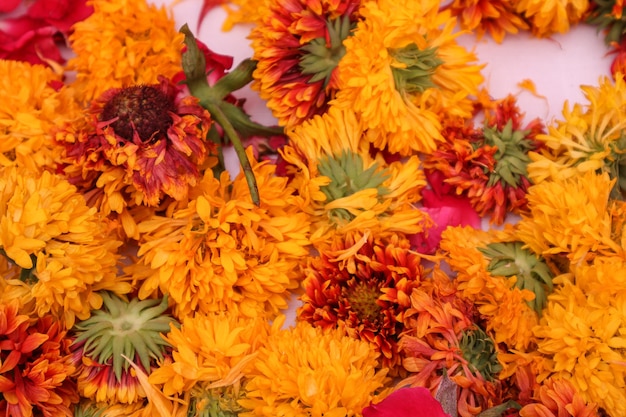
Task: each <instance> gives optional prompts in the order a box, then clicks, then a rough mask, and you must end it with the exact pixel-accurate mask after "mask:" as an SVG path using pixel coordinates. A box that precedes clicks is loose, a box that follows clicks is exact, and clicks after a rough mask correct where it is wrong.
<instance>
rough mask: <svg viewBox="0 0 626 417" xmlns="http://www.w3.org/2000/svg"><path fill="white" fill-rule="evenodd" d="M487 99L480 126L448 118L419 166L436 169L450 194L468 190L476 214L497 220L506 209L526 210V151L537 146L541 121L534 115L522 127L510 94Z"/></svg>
mask: <svg viewBox="0 0 626 417" xmlns="http://www.w3.org/2000/svg"><path fill="white" fill-rule="evenodd" d="M489 105H491V106H492V107H493V108H491V109H489V108H488V109H485V122H484V126H483V128H482V129H476V128H474V127H473V126H471V125H469V126H467V125H466V124H465V123H464V122H463V121H462V120H461V121H459V120H458V119H451V121H450V122H449V123H448V124H447V125H446V126H445V128H444V130H443V132H442V133H443V135H444V137H445V139H446V141H445V142H444V143H443V144H442V145H440V146H439V148H438V149H437V150H436V151H434V152H433V153H432V154H431V155H428V156H427V157H426V159H425V161H424V168H425V170H426V172H427V175H429V176H431V177H432V176H435V175H436V174H437V173H440V176H443V181H444V182H445V183H446V185H448V186H449V187H450V193H451V194H454V195H464V196H467V197H468V198H469V200H470V203H471V204H472V206H473V207H474V208H475V209H476V211H477V212H478V214H480V215H481V216H485V215H490V217H491V221H492V222H493V223H495V224H498V225H499V224H502V223H503V222H504V220H505V216H506V215H507V214H508V213H520V212H523V211H525V210H526V205H527V200H526V193H527V191H528V187H530V185H531V183H530V181H529V179H528V173H527V168H526V167H527V165H528V164H529V163H530V162H531V160H530V157H529V155H528V154H529V152H531V151H538V150H539V149H540V148H541V146H542V143H541V142H539V141H538V140H536V136H537V135H538V134H539V133H541V132H542V131H543V124H542V123H541V122H540V121H539V120H538V119H535V120H533V121H531V122H530V123H528V124H527V125H526V126H525V127H522V118H523V117H522V116H523V114H522V113H520V111H519V108H518V107H517V105H516V103H515V98H514V97H513V96H507V97H506V98H505V99H502V100H497V101H495V102H494V103H489Z"/></svg>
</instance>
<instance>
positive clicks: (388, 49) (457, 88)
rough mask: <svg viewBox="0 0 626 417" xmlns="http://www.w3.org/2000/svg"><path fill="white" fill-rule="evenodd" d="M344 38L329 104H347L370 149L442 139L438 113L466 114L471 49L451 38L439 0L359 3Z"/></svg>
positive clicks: (477, 79) (401, 150)
mask: <svg viewBox="0 0 626 417" xmlns="http://www.w3.org/2000/svg"><path fill="white" fill-rule="evenodd" d="M360 12H361V14H362V16H363V18H362V19H361V20H359V22H358V23H357V26H356V29H355V31H354V34H353V35H352V36H350V37H348V38H347V39H346V40H345V41H344V45H345V47H346V55H345V56H344V57H343V58H342V59H341V61H339V66H338V70H339V71H338V83H339V91H338V93H337V97H336V99H335V100H333V101H332V103H331V104H332V105H334V106H338V107H340V108H343V109H352V110H353V111H354V112H355V113H356V114H357V118H358V119H359V120H361V123H363V126H364V128H365V129H366V130H367V132H368V133H367V135H366V138H367V140H368V141H370V142H371V143H372V144H373V145H374V146H375V147H376V148H377V149H381V150H386V151H388V152H390V153H398V154H401V155H404V156H406V155H411V154H415V153H416V152H426V153H429V152H432V151H434V150H435V148H436V144H437V143H438V142H441V141H442V140H443V138H442V136H441V133H440V130H441V123H440V122H441V119H442V117H443V114H447V115H456V116H461V117H470V116H471V112H472V109H473V108H472V104H471V101H470V100H469V98H468V96H469V95H472V94H476V93H477V91H478V85H479V84H480V83H481V82H482V76H481V74H480V69H481V67H480V66H478V65H474V64H472V62H474V61H475V60H476V58H475V56H474V55H473V54H472V53H470V52H468V51H467V50H465V48H463V47H462V46H460V45H458V44H457V42H456V36H458V33H453V28H454V27H455V25H456V19H455V18H454V17H452V16H451V15H450V12H449V11H443V12H440V11H439V2H438V1H434V0H428V1H425V2H420V3H419V4H418V3H416V2H413V1H409V0H407V1H397V0H383V1H377V2H366V3H364V4H363V5H362V7H361V9H360Z"/></svg>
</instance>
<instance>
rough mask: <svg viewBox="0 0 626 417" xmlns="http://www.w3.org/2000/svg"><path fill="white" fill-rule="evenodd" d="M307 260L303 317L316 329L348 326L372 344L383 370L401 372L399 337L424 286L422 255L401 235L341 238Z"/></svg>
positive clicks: (353, 333)
mask: <svg viewBox="0 0 626 417" xmlns="http://www.w3.org/2000/svg"><path fill="white" fill-rule="evenodd" d="M317 250H318V252H319V255H318V256H316V257H314V258H311V259H310V260H309V261H308V262H307V268H306V279H305V281H304V284H303V285H304V289H305V291H306V293H305V294H304V295H303V296H302V297H301V299H302V301H303V303H304V305H303V306H302V307H301V308H300V309H299V310H298V318H299V319H300V320H305V321H308V322H309V323H312V324H314V325H316V326H320V327H324V328H329V327H331V328H334V327H336V326H339V327H341V328H345V329H346V331H347V332H348V334H349V335H350V336H352V337H356V338H359V339H362V340H366V341H368V342H371V343H373V344H374V345H375V346H376V348H377V349H378V350H379V351H380V352H381V354H382V355H381V361H382V362H381V363H382V366H384V367H388V368H390V370H391V372H392V373H394V374H395V373H397V372H400V373H402V370H401V368H400V363H401V357H400V355H399V352H398V338H399V335H400V333H401V331H402V329H403V328H404V326H403V324H402V320H403V318H404V312H405V311H406V310H407V309H408V308H409V307H410V301H409V296H410V295H411V291H412V290H413V288H415V287H417V286H419V285H420V281H421V277H422V274H423V271H422V266H421V264H420V262H421V257H420V256H419V255H418V254H417V253H415V252H413V251H411V250H410V242H409V241H408V240H407V239H406V238H404V237H402V236H401V235H392V236H390V237H388V238H378V237H376V236H374V235H373V234H371V233H369V232H365V233H352V234H349V235H346V236H341V235H338V236H336V237H335V239H333V241H332V242H331V243H330V245H329V246H328V247H318V248H317Z"/></svg>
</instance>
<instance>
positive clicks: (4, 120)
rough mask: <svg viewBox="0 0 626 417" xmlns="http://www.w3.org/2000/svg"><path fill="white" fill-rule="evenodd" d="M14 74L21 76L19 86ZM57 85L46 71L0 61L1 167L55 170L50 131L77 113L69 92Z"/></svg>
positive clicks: (76, 107) (58, 79) (47, 69)
mask: <svg viewBox="0 0 626 417" xmlns="http://www.w3.org/2000/svg"><path fill="white" fill-rule="evenodd" d="M14 74H20V80H21V81H20V82H19V83H17V82H15V80H14ZM60 83H61V77H60V76H59V75H56V74H55V73H54V72H53V71H52V70H51V69H49V68H46V67H43V66H41V65H31V64H28V63H24V62H17V61H8V60H0V96H2V97H4V99H3V105H2V108H0V125H2V130H1V131H0V166H15V165H17V166H23V167H26V168H28V169H30V170H31V171H33V172H40V171H41V170H43V169H54V168H56V167H55V164H56V162H57V161H56V155H55V153H56V152H55V150H54V144H53V141H52V139H53V137H54V135H53V132H54V130H55V129H58V128H60V127H61V126H63V124H64V123H67V122H68V121H70V120H72V119H73V118H75V117H76V116H77V115H78V114H79V106H78V105H77V104H76V102H75V101H74V100H73V93H72V91H71V90H69V89H68V88H65V87H61V88H60V89H57V88H55V87H56V85H57V84H60Z"/></svg>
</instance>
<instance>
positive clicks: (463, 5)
mask: <svg viewBox="0 0 626 417" xmlns="http://www.w3.org/2000/svg"><path fill="white" fill-rule="evenodd" d="M449 7H450V10H451V11H452V14H453V15H455V16H458V17H459V19H460V24H461V28H463V29H466V30H471V31H475V33H476V35H477V36H478V37H479V38H480V37H482V36H483V35H484V34H485V33H489V35H490V36H491V37H492V38H493V39H494V40H495V41H496V42H498V43H500V42H502V41H503V40H504V37H505V35H506V34H507V33H511V34H515V33H517V32H518V31H520V30H526V29H528V24H527V23H526V22H525V21H524V19H522V17H521V16H520V15H519V14H518V13H517V12H516V11H515V4H514V2H513V1H512V0H496V1H494V0H454V2H453V3H452V4H451V5H450V6H449Z"/></svg>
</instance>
